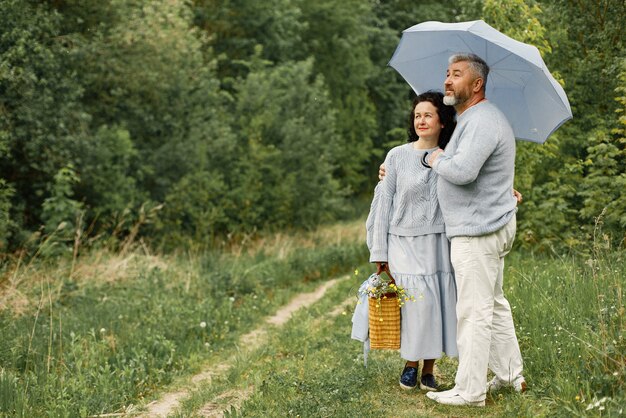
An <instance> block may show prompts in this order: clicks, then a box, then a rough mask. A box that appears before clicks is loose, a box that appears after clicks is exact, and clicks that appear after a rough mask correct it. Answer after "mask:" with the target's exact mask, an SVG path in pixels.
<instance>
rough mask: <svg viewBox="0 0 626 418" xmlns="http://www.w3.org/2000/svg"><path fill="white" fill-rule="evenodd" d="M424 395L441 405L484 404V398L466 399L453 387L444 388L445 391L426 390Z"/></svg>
mask: <svg viewBox="0 0 626 418" xmlns="http://www.w3.org/2000/svg"><path fill="white" fill-rule="evenodd" d="M426 397H427V398H429V399H432V400H433V401H435V402H437V403H440V404H442V405H453V406H485V400H484V399H483V400H482V401H466V400H465V399H463V398H462V397H461V395H459V393H458V392H457V391H456V390H455V389H451V390H446V391H445V392H428V393H427V394H426Z"/></svg>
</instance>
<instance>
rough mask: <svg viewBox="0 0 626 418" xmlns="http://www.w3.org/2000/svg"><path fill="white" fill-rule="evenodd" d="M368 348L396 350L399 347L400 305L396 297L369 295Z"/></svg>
mask: <svg viewBox="0 0 626 418" xmlns="http://www.w3.org/2000/svg"><path fill="white" fill-rule="evenodd" d="M367 299H368V302H369V328H370V348H371V349H372V350H376V349H378V350H385V349H386V350H397V349H399V348H400V306H399V304H398V298H397V297H396V296H395V295H394V296H392V297H387V298H381V299H376V298H372V297H369V298H367Z"/></svg>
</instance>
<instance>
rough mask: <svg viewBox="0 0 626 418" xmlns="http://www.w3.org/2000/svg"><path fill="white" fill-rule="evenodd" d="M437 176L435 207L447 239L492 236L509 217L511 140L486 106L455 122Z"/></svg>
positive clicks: (513, 202) (506, 127)
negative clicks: (437, 205)
mask: <svg viewBox="0 0 626 418" xmlns="http://www.w3.org/2000/svg"><path fill="white" fill-rule="evenodd" d="M433 169H434V170H435V171H436V172H437V174H439V180H438V183H437V188H438V197H439V203H440V204H441V210H442V212H443V217H444V220H445V223H446V234H447V236H448V237H449V238H452V237H456V236H479V235H485V234H489V233H491V232H495V231H497V230H499V229H500V228H502V227H503V226H504V225H506V224H507V223H508V222H509V220H510V219H511V218H512V217H513V216H514V215H515V211H516V205H517V202H516V199H515V197H513V176H514V171H515V137H514V135H513V130H512V129H511V125H509V122H508V121H507V119H506V117H505V116H504V115H503V114H502V112H500V110H498V108H496V107H495V106H494V105H493V104H491V103H490V102H488V101H484V102H480V103H478V104H476V105H474V106H472V107H470V108H469V109H467V110H466V111H464V112H463V113H462V114H461V115H459V116H458V118H457V125H456V128H455V130H454V133H453V134H452V138H451V139H450V142H449V143H448V146H447V147H446V149H445V151H444V153H443V154H442V155H441V156H440V157H439V158H437V161H436V162H435V163H434V166H433Z"/></svg>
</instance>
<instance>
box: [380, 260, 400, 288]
mask: <svg viewBox="0 0 626 418" xmlns="http://www.w3.org/2000/svg"><path fill="white" fill-rule="evenodd" d="M382 272H385V273H387V275H388V276H389V278H390V279H391V283H393V284H396V281H395V279H394V278H393V276H392V275H391V272H390V271H389V264H388V263H385V262H382V263H376V274H378V275H379V276H380V274H381V273H382Z"/></svg>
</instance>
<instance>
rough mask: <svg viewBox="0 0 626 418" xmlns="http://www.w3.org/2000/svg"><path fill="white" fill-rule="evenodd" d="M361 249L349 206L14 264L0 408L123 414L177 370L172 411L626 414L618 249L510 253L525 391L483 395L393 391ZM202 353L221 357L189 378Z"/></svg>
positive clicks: (392, 367)
mask: <svg viewBox="0 0 626 418" xmlns="http://www.w3.org/2000/svg"><path fill="white" fill-rule="evenodd" d="M366 259H367V255H366V249H365V248H364V245H363V244H362V222H357V223H351V224H344V225H338V226H336V227H333V228H326V229H324V230H323V231H318V232H316V233H312V234H307V235H300V236H298V237H296V238H291V237H288V236H285V235H277V236H275V237H272V238H271V239H269V238H268V239H266V240H264V241H262V242H254V243H240V244H239V245H236V246H233V247H232V248H229V250H228V251H225V252H223V253H220V254H201V255H189V254H188V255H176V256H168V257H164V256H160V257H156V256H149V255H146V254H145V253H143V254H142V253H140V252H139V251H136V252H134V253H131V254H127V255H124V256H122V255H114V254H106V253H101V252H100V253H95V254H91V255H87V256H84V257H81V258H79V259H77V260H73V261H68V262H67V263H66V264H64V263H61V264H58V263H57V264H54V265H52V264H47V263H45V262H41V263H37V262H35V263H33V264H30V265H19V266H18V265H14V266H12V268H7V269H5V271H4V275H3V278H2V293H1V298H0V303H1V305H0V306H1V307H2V310H1V311H0V329H1V330H2V339H0V415H2V416H23V417H39V416H51V417H57V416H68V417H74V416H97V415H99V414H112V413H115V414H119V415H127V416H133V415H136V414H138V413H140V412H141V411H145V407H146V405H147V404H148V402H149V401H151V400H152V399H155V398H157V397H158V396H159V395H161V394H163V393H164V392H167V391H169V390H176V388H180V387H185V385H189V387H190V388H191V389H190V391H189V392H190V396H189V397H188V398H186V399H185V400H184V401H183V402H182V404H181V406H180V409H178V410H177V411H174V412H173V415H174V416H179V417H189V416H211V414H214V413H219V412H221V411H225V414H226V416H231V417H234V416H251V417H268V416H272V417H274V416H275V417H282V416H294V417H295V416H300V417H331V416H333V417H343V416H350V417H352V416H354V417H356V416H358V417H367V416H372V417H377V416H393V417H408V416H412V417H414V416H476V415H477V414H479V413H480V415H481V416H494V417H495V416H512V417H513V416H516V417H517V416H528V417H535V416H606V417H609V416H610V417H618V416H623V415H624V409H625V408H626V396H625V395H624V380H625V377H626V363H625V360H624V359H625V358H626V340H625V336H624V331H625V325H626V312H625V308H624V300H623V289H624V284H625V281H626V279H625V277H626V258H625V257H624V254H623V253H622V252H617V251H612V250H609V249H595V250H592V251H590V255H586V256H578V257H575V258H548V257H539V256H533V255H530V254H522V253H519V252H514V253H513V254H511V255H510V256H509V258H508V259H507V268H506V276H505V286H506V292H507V294H508V296H509V300H510V302H511V305H512V306H513V312H514V318H515V321H516V327H517V331H518V337H519V340H520V345H521V349H522V354H523V357H524V360H525V376H526V378H527V380H528V383H529V391H528V392H527V393H526V394H524V395H518V394H516V393H512V392H510V391H504V392H502V393H500V394H496V395H494V396H490V397H489V398H488V402H487V407H486V408H484V409H482V410H480V411H478V410H476V409H472V408H451V407H445V406H439V405H437V404H434V403H433V402H431V401H430V400H428V399H427V398H425V396H424V395H423V394H422V393H420V392H408V393H407V392H403V391H401V390H400V388H399V387H398V385H397V379H398V374H399V372H400V370H401V369H402V364H403V362H402V360H401V359H400V358H399V356H398V354H397V353H396V352H391V351H374V352H372V353H371V355H370V359H369V363H368V367H367V368H365V367H364V366H363V354H362V347H361V344H360V343H358V342H356V341H353V340H350V327H351V321H350V320H351V314H352V311H353V308H354V303H355V302H356V299H354V295H355V292H356V288H357V287H358V285H359V284H360V283H361V281H362V280H364V279H365V277H366V275H367V274H368V273H369V271H370V270H371V267H370V266H369V265H367V264H364V261H365V260H366ZM355 270H358V271H359V272H360V273H359V274H358V275H355ZM347 273H349V274H348V277H345V276H346V274H347ZM333 277H345V278H343V279H342V280H340V281H338V283H337V284H336V285H335V286H333V287H332V288H331V289H330V290H329V291H328V292H327V293H326V295H325V296H324V297H323V298H322V300H321V301H319V302H317V303H315V304H314V305H312V306H311V307H308V308H306V309H302V310H300V311H298V312H297V313H296V315H295V316H294V317H293V318H292V319H291V320H290V321H289V322H287V324H286V325H284V326H282V327H268V326H266V325H265V323H264V322H263V319H264V317H266V316H268V315H271V314H272V313H274V312H275V311H276V310H277V309H278V308H279V307H280V306H282V305H284V304H286V303H287V302H288V301H289V300H290V299H291V298H292V297H293V296H294V295H297V294H299V293H302V292H307V291H310V290H312V289H314V288H316V287H318V286H319V285H320V284H322V283H323V282H325V281H326V280H327V279H329V278H333ZM259 328H261V329H264V330H266V331H267V338H266V339H265V340H264V341H263V343H262V344H259V345H258V347H256V346H255V347H253V348H251V349H249V350H245V349H244V348H245V347H242V343H241V341H240V338H242V336H243V335H245V334H246V333H248V332H250V331H252V330H255V329H259ZM224 364H227V365H228V366H229V367H228V368H220V367H218V366H223V365H224ZM212 366H215V367H216V368H217V369H219V370H222V372H220V373H216V374H215V376H214V377H213V378H212V379H211V381H210V383H209V382H205V383H202V384H198V385H193V386H192V385H190V383H189V379H190V377H191V376H193V375H194V374H196V373H198V372H199V371H201V370H203V369H206V368H207V367H208V368H211V367H212ZM455 368H456V361H455V360H454V359H448V358H444V359H442V360H441V361H439V362H438V369H437V374H438V378H439V381H440V383H441V384H442V385H443V386H444V388H447V387H450V386H451V385H452V384H453V380H454V372H455ZM119 415H118V416H119Z"/></svg>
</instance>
